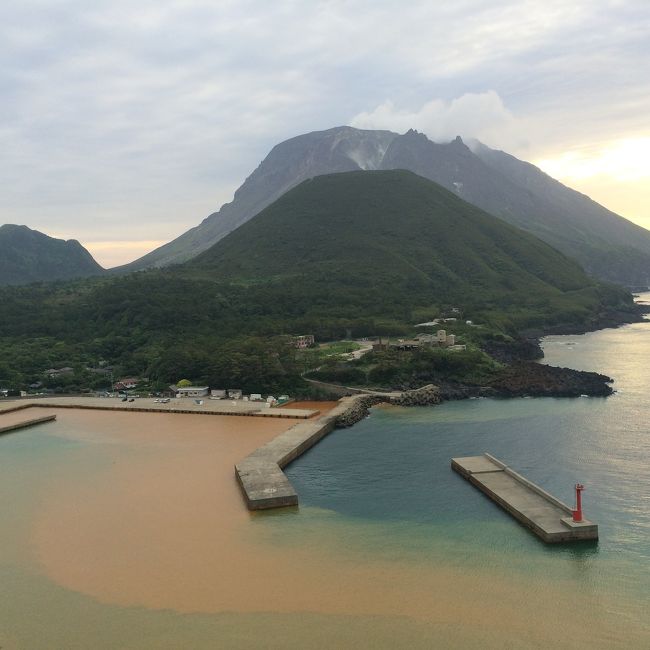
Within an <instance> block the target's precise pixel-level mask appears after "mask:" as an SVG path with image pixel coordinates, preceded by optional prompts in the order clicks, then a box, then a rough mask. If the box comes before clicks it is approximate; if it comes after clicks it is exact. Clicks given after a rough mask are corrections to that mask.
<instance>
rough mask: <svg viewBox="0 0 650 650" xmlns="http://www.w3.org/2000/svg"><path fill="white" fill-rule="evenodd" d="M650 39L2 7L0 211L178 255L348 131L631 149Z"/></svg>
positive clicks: (592, 23)
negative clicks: (304, 157) (287, 166)
mask: <svg viewBox="0 0 650 650" xmlns="http://www.w3.org/2000/svg"><path fill="white" fill-rule="evenodd" d="M649 30H650V12H649V11H648V9H647V2H646V1H645V0H643V1H641V0H639V1H635V0H620V1H616V2H614V1H610V0H602V1H601V0H575V1H574V2H571V3H566V1H565V0H546V1H545V2H544V3H543V4H540V3H539V2H535V1H534V0H525V1H523V2H522V1H521V0H493V1H492V2H489V3H486V2H485V1H484V0H456V1H455V2H453V3H435V2H425V1H423V0H422V1H414V2H411V3H407V4H404V3H403V2H398V1H397V0H353V1H350V0H314V1H313V2H304V1H303V0H276V2H273V3H260V2H258V1H255V0H221V1H220V2H213V1H210V0H142V1H141V2H138V3H133V2H131V1H130V0H96V1H94V2H92V3H88V2H87V1H85V0H57V2H51V1H48V0H21V2H15V3H10V2H5V3H0V43H2V46H0V151H2V156H1V157H0V186H1V187H2V188H3V191H2V193H1V194H0V214H2V219H4V220H6V221H8V222H12V223H25V224H27V225H30V226H31V227H35V228H38V229H40V230H43V231H45V232H50V233H52V232H59V233H62V234H64V235H65V236H66V237H68V238H71V237H73V238H77V239H80V240H81V241H99V240H104V241H122V240H125V239H127V238H129V237H132V238H133V239H134V240H138V241H141V240H164V239H169V238H172V237H174V236H177V235H178V234H180V233H182V232H183V231H185V230H187V229H188V228H190V227H192V226H194V225H196V224H197V223H198V222H200V221H201V219H202V218H203V217H205V216H206V215H207V214H209V213H210V212H212V211H214V210H216V209H217V208H218V207H219V206H220V205H221V204H222V203H223V202H225V201H229V200H231V198H232V194H233V192H234V190H235V189H236V188H237V186H238V185H240V184H241V182H242V181H243V180H244V179H245V178H246V176H247V175H248V174H250V173H251V171H252V170H253V169H254V168H255V167H256V166H257V164H259V162H260V161H261V159H262V158H263V157H264V156H265V155H266V154H267V152H268V151H269V150H270V148H271V147H272V146H273V145H275V144H277V143H278V142H280V141H282V140H284V139H286V138H289V137H292V136H295V135H297V134H299V133H304V132H307V131H313V130H319V129H326V128H330V127H332V126H336V125H339V124H344V123H347V122H348V121H349V120H350V118H351V117H352V121H353V123H354V124H356V125H357V126H366V127H375V126H383V127H388V128H392V129H394V130H398V131H404V130H406V129H408V128H411V127H413V128H417V129H418V130H421V131H424V132H425V133H427V134H428V135H430V136H431V137H432V138H434V139H443V140H444V139H450V138H453V137H454V136H455V135H457V134H460V135H462V136H464V137H470V136H473V137H477V138H478V139H480V140H482V141H485V142H486V143H487V144H489V145H491V146H496V147H498V148H504V149H506V150H510V151H511V152H512V153H514V154H515V155H520V156H522V157H525V158H551V159H552V158H557V157H558V156H559V155H560V154H561V153H562V152H563V151H566V150H569V149H570V148H571V147H575V146H577V145H580V144H581V143H583V144H584V143H585V142H593V141H594V140H595V139H599V140H603V139H608V140H611V139H614V138H618V139H622V138H627V137H636V136H638V135H639V133H640V132H641V131H642V130H643V129H646V128H647V115H648V111H649V110H650V108H649V106H648V101H649V100H648V98H649V97H650V68H649V65H650V64H649V62H650V46H649V45H648V39H647V33H648V31H649ZM646 135H647V133H646Z"/></svg>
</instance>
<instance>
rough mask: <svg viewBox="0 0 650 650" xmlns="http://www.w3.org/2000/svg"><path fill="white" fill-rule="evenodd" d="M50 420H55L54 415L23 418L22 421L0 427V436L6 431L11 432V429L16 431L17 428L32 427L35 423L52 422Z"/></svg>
mask: <svg viewBox="0 0 650 650" xmlns="http://www.w3.org/2000/svg"><path fill="white" fill-rule="evenodd" d="M52 420H56V415H46V416H45V417H42V418H33V419H32V420H24V421H23V422H16V423H15V424H9V425H7V426H6V427H0V436H4V435H5V434H7V433H12V432H13V431H18V430H19V429H26V428H27V427H33V426H35V425H37V424H42V423H43V422H52Z"/></svg>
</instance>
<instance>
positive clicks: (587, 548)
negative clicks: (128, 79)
mask: <svg viewBox="0 0 650 650" xmlns="http://www.w3.org/2000/svg"><path fill="white" fill-rule="evenodd" d="M543 347H544V351H545V359H544V362H545V363H549V364H552V365H561V366H566V367H572V368H576V369H589V370H595V371H600V372H603V373H606V374H607V375H609V376H612V377H615V378H616V381H615V383H614V388H615V390H616V393H615V394H614V395H613V396H610V397H608V398H576V399H551V398H544V399H526V398H522V399H515V400H494V399H476V400H468V401H463V402H452V403H446V404H443V405H441V406H438V407H431V408H420V409H400V408H377V409H374V410H373V412H372V414H371V417H369V418H367V419H366V420H364V421H363V422H361V423H359V424H358V425H355V427H353V428H351V429H348V430H339V431H335V432H334V433H333V434H331V435H330V436H328V437H327V438H326V439H325V440H323V441H322V442H321V443H320V444H319V445H318V446H317V447H316V448H314V449H312V450H311V451H310V452H309V453H307V454H306V455H305V456H303V457H302V458H301V459H299V460H298V461H297V462H295V463H294V464H293V465H292V466H291V467H290V468H289V470H288V472H287V474H288V475H289V478H290V480H291V481H292V482H293V483H294V485H295V486H296V487H297V489H298V492H299V494H300V496H301V503H302V504H304V505H305V506H307V505H309V506H315V507H318V508H327V509H331V510H334V511H335V512H337V513H339V514H340V516H341V517H344V518H346V519H348V520H349V521H357V522H370V521H372V522H375V523H376V524H377V525H378V526H379V527H380V528H381V526H382V525H383V526H387V525H390V526H392V527H393V529H394V530H393V532H392V533H391V534H390V539H389V540H388V541H387V540H386V537H383V538H382V539H377V540H375V542H376V545H377V547H379V548H380V549H381V550H380V551H377V550H376V549H375V551H374V552H380V553H383V554H384V555H387V556H389V557H393V558H397V557H400V556H401V555H403V554H405V553H406V554H411V555H413V556H418V557H420V558H427V559H428V560H430V561H444V562H445V563H449V564H451V565H454V566H462V567H467V568H468V569H469V570H472V569H471V567H474V568H475V569H476V570H478V569H488V570H491V571H496V572H497V573H498V574H499V575H500V576H512V577H513V578H516V577H522V576H524V577H528V578H529V579H530V580H531V581H533V584H535V585H536V586H537V587H539V588H543V586H544V585H548V584H550V583H556V584H564V585H565V586H566V588H567V589H569V590H572V591H574V592H575V595H576V598H577V599H580V598H583V597H585V596H589V598H590V599H591V600H590V601H589V602H590V606H592V607H596V610H595V612H594V614H595V615H596V614H597V612H598V609H597V608H598V604H597V603H596V604H595V605H594V600H593V599H594V598H595V600H596V601H597V600H598V598H599V597H600V596H603V597H604V596H607V597H612V598H613V600H614V604H612V602H610V603H609V604H608V605H607V606H606V609H607V613H610V614H611V613H612V612H615V614H616V615H617V616H619V617H621V625H623V622H622V621H623V620H628V622H629V621H633V622H634V623H636V624H638V625H639V626H640V629H641V630H643V631H644V632H647V633H648V636H647V642H648V646H647V647H650V628H648V627H647V622H648V621H650V615H649V614H648V612H650V471H649V469H650V396H649V395H648V387H649V386H650V323H639V324H634V325H630V326H625V327H622V328H619V329H609V330H603V331H600V332H595V333H590V334H587V335H583V336H572V337H567V336H561V337H549V338H547V339H546V340H545V341H544V342H543ZM486 451H487V452H490V453H492V454H493V455H495V456H497V457H498V458H500V459H502V460H504V461H505V462H506V463H508V464H509V465H511V466H512V467H513V468H514V469H516V470H518V471H519V472H521V473H523V474H524V475H525V476H527V477H528V478H530V479H531V480H533V481H534V482H536V483H538V484H540V485H541V486H543V487H544V488H546V489H547V490H548V491H550V492H551V493H553V494H555V495H556V496H558V497H560V498H561V499H562V500H564V501H565V502H567V503H569V504H572V503H573V489H572V487H573V485H574V483H576V482H582V483H584V484H585V486H586V490H585V492H584V493H583V496H584V501H583V503H584V507H585V512H586V515H587V516H588V517H589V518H591V519H592V520H594V521H596V522H597V523H598V524H599V528H600V540H599V541H598V542H585V543H578V544H570V545H562V546H549V545H545V544H543V543H542V542H540V541H539V540H538V539H537V538H536V537H535V536H534V535H532V534H531V533H530V532H529V531H527V530H526V529H525V528H523V527H522V526H521V525H519V524H518V523H517V522H516V521H514V520H513V519H512V518H511V517H510V516H509V515H507V514H506V513H505V512H504V511H502V510H501V509H500V508H499V507H497V506H496V505H495V504H493V503H492V502H491V501H490V500H489V499H487V498H485V497H484V496H483V495H482V494H481V493H480V492H478V491H477V490H476V489H475V488H473V487H472V486H471V485H470V484H469V483H468V482H466V481H465V480H463V479H462V478H460V477H459V476H458V475H456V474H455V473H454V472H452V471H451V469H450V467H449V463H450V459H451V458H452V457H454V456H466V455H475V454H481V453H483V452H486ZM383 530H384V534H386V533H385V531H386V528H384V529H383ZM393 535H394V537H393ZM601 613H602V614H603V615H604V614H605V612H604V611H603V612H601ZM598 641H601V642H602V643H603V646H604V647H605V646H606V645H607V643H608V642H607V641H606V640H604V639H596V642H598ZM609 642H610V643H614V642H612V641H611V640H610V641H609ZM620 642H621V647H624V646H625V645H626V644H625V642H623V641H620ZM637 642H638V640H637V641H635V642H630V644H628V647H634V644H635V643H637ZM614 645H616V644H615V643H614Z"/></svg>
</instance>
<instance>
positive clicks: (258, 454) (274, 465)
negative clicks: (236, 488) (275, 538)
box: [235, 397, 358, 510]
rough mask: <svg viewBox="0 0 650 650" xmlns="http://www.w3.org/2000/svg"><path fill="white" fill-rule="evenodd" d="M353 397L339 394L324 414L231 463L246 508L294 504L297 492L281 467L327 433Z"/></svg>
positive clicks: (253, 508)
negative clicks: (337, 400)
mask: <svg viewBox="0 0 650 650" xmlns="http://www.w3.org/2000/svg"><path fill="white" fill-rule="evenodd" d="M357 399H358V397H343V398H342V399H341V400H340V401H339V404H338V405H337V406H335V407H334V408H333V409H332V410H331V411H330V412H329V413H327V414H326V415H324V416H322V417H320V418H318V419H317V420H313V421H311V422H300V423H299V424H296V425H295V426H293V427H291V429H289V430H288V431H285V432H284V433H281V434H280V435H279V436H278V437H277V438H274V439H273V440H271V441H270V442H267V443H266V444H265V445H263V446H262V447H259V448H258V449H256V450H255V451H254V452H253V453H252V454H249V455H248V456H246V458H244V459H243V460H242V461H241V462H239V463H237V465H235V475H236V477H237V481H238V482H239V485H240V487H241V489H242V493H243V495H244V499H245V501H246V506H247V507H248V509H249V510H265V509H269V508H280V507H285V506H297V505H298V494H297V492H296V490H295V489H294V487H293V486H292V485H291V483H290V481H289V479H288V478H287V477H286V476H285V474H284V472H283V471H282V468H284V467H286V466H287V465H288V464H289V463H290V462H291V461H293V460H295V459H296V458H298V457H299V456H301V455H302V454H303V453H304V452H305V451H307V450H308V449H310V448H311V447H313V446H314V445H315V444H316V443H317V442H318V441H319V440H321V439H322V438H323V437H324V436H326V435H327V434H328V433H330V432H331V431H332V430H333V429H334V427H335V424H336V420H337V418H338V417H339V416H341V415H342V414H343V413H344V412H345V411H347V410H348V409H349V408H350V407H351V406H352V404H354V402H355V401H356V400H357Z"/></svg>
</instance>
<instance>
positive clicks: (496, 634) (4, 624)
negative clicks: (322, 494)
mask: <svg viewBox="0 0 650 650" xmlns="http://www.w3.org/2000/svg"><path fill="white" fill-rule="evenodd" d="M34 412H36V413H37V414H40V413H41V412H42V409H38V410H36V409H32V410H29V411H23V412H22V414H21V417H33V416H32V415H31V414H32V413H34ZM387 413H388V415H387V416H386V417H390V409H389V410H388V411H387ZM57 416H58V420H57V422H56V423H49V424H45V425H41V426H39V427H36V428H34V429H31V430H26V431H25V432H21V433H19V434H15V435H12V436H9V437H7V438H5V439H4V440H2V444H3V447H2V455H0V468H1V469H2V472H1V473H0V486H1V488H2V494H3V496H4V499H2V500H0V505H1V506H2V509H3V510H2V513H3V518H2V524H0V526H1V527H2V528H1V529H2V532H3V537H2V539H3V544H2V555H0V579H1V580H0V605H1V607H0V646H1V647H2V648H3V650H7V649H8V648H27V649H29V650H32V649H35V650H39V649H40V648H44V649H45V648H48V649H49V648H66V649H67V648H91V647H92V648H183V647H188V648H237V647H264V648H287V647H289V648H291V647H295V648H330V647H343V648H344V647H356V648H366V647H373V648H378V647H379V648H395V647H403V648H412V647H421V648H428V647H432V646H434V645H437V647H467V648H472V647H476V648H478V647H490V648H502V647H513V648H537V647H546V646H549V645H550V646H553V647H558V648H562V647H566V648H587V647H590V648H591V647H602V648H605V647H616V646H617V644H618V643H619V642H620V641H624V645H620V646H619V647H643V645H642V644H643V642H644V635H645V629H643V628H642V627H640V626H639V625H638V624H637V623H634V622H633V624H631V625H629V626H628V628H627V629H626V630H624V633H623V634H621V625H620V612H621V610H622V609H624V608H622V605H621V599H620V595H613V596H612V597H611V598H610V597H609V596H608V595H607V594H606V593H602V592H601V591H598V590H594V591H593V593H590V592H589V591H588V590H587V592H584V591H583V592H582V593H581V594H580V598H579V599H578V598H576V594H575V593H574V592H573V591H572V588H571V582H570V579H567V580H566V581H565V580H562V579H560V580H558V579H557V575H556V576H555V577H554V578H553V579H544V575H545V573H546V570H547V569H548V568H550V567H551V564H552V563H553V559H552V558H548V557H540V556H537V555H531V556H530V560H531V566H534V570H533V572H532V573H531V572H530V571H528V569H527V570H525V571H522V570H520V569H516V568H515V569H514V570H512V571H508V572H504V571H503V568H502V565H501V564H500V563H499V562H494V561H491V560H490V558H493V557H494V556H496V555H499V554H500V553H501V551H500V549H489V548H486V549H485V554H484V556H483V557H480V558H477V557H476V556H469V555H468V556H467V557H466V558H465V560H466V561H463V562H462V563H459V561H458V553H457V548H456V549H451V548H448V547H446V546H445V541H444V534H441V533H442V531H441V530H438V531H436V529H435V528H430V529H429V528H426V527H424V528H423V527H418V526H413V525H412V524H411V525H404V524H401V523H400V522H399V521H390V522H373V521H369V520H363V519H361V520H360V519H350V518H348V517H344V516H341V515H340V514H339V513H337V512H334V511H330V510H327V509H324V508H322V507H304V506H303V507H301V508H299V509H297V508H291V509H285V510H282V511H279V512H275V513H256V514H251V513H249V512H248V511H247V510H246V508H245V507H244V503H243V500H242V498H241V495H240V493H239V489H238V486H237V483H236V481H235V478H234V472H233V465H234V464H235V462H237V461H238V460H240V459H241V458H243V457H244V456H245V455H246V454H248V453H250V452H251V451H252V450H253V449H255V448H256V447H258V446H259V445H261V444H264V442H266V441H268V440H270V439H271V438H273V437H274V436H275V435H277V434H278V433H280V432H281V431H283V430H285V429H286V428H288V427H289V426H291V425H292V424H293V423H294V422H293V421H291V420H284V419H282V420H271V419H268V418H253V417H227V416H210V417H206V416H200V415H196V416H194V415H172V414H147V413H106V412H102V411H97V412H93V411H74V410H68V409H65V410H64V409H61V410H59V411H58V412H57ZM5 417H7V418H8V417H9V416H8V415H7V416H2V418H0V422H2V421H4V419H3V418H5ZM346 433H348V432H346V431H341V432H337V434H336V435H337V436H345V435H346ZM5 443H6V444H5ZM374 478H375V479H376V480H380V481H381V480H384V481H385V480H393V479H390V478H389V477H383V478H382V477H381V476H378V477H374ZM313 482H315V483H313V484H316V485H317V484H318V476H317V475H316V477H315V478H313ZM483 523H485V522H483ZM499 525H500V524H499ZM497 527H498V526H497ZM422 532H424V533H425V536H426V538H427V542H426V545H425V546H423V547H422V548H420V549H419V551H418V550H417V549H416V552H414V550H413V547H412V545H411V544H410V543H409V539H411V538H412V537H413V536H416V537H417V536H418V535H421V534H422ZM456 546H458V545H456ZM460 546H461V547H462V544H461V545H460ZM469 550H471V547H468V551H469ZM486 559H487V561H486ZM549 575H550V574H549ZM34 612H38V615H37V616H34Z"/></svg>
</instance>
